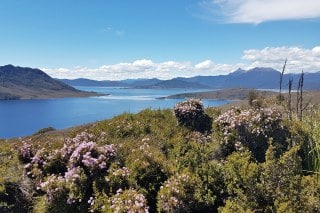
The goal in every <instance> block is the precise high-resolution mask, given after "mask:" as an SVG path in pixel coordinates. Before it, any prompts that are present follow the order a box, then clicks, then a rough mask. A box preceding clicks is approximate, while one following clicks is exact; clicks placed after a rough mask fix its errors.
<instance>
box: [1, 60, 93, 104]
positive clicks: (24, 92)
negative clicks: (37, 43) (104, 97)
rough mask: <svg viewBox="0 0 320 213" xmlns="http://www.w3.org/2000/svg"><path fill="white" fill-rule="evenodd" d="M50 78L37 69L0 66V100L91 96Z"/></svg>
mask: <svg viewBox="0 0 320 213" xmlns="http://www.w3.org/2000/svg"><path fill="white" fill-rule="evenodd" d="M92 95H96V93H90V92H83V91H79V90H76V89H75V88H73V87H71V86H69V85H67V84H65V83H62V82H60V81H57V80H55V79H53V78H51V77H50V76H49V75H47V74H46V73H44V72H43V71H41V70H39V69H32V68H27V67H16V66H13V65H6V66H0V100H4V99H33V98H61V97H81V96H92Z"/></svg>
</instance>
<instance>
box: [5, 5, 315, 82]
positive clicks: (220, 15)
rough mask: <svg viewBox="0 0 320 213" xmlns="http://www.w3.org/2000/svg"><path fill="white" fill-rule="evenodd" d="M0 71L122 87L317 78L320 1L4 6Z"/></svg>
mask: <svg viewBox="0 0 320 213" xmlns="http://www.w3.org/2000/svg"><path fill="white" fill-rule="evenodd" d="M0 11H1V12H0V66H2V65H6V64H13V65H16V66H23V67H33V68H40V69H42V70H43V71H45V72H46V73H48V74H49V75H50V76H52V77H56V78H68V79H75V78H90V79H96V80H121V79H129V78H130V79H131V78H160V79H171V78H174V77H178V76H179V77H191V76H196V75H202V76H206V75H211V76H212V75H221V74H228V73H230V72H232V71H234V70H236V69H237V68H242V69H246V70H247V69H250V68H254V67H272V68H274V69H278V70H281V69H282V66H283V64H284V61H285V59H286V58H287V59H288V63H287V67H286V72H292V73H299V72H301V70H304V71H305V72H316V71H320V1H319V0H54V1H52V0H1V2H0Z"/></svg>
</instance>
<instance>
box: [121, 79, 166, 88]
mask: <svg viewBox="0 0 320 213" xmlns="http://www.w3.org/2000/svg"><path fill="white" fill-rule="evenodd" d="M121 82H124V83H126V84H128V85H130V86H131V87H145V86H152V85H156V84H158V83H160V82H163V80H160V79H157V78H151V79H148V78H142V79H128V80H123V81H121Z"/></svg>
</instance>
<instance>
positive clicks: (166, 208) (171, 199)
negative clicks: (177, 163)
mask: <svg viewBox="0 0 320 213" xmlns="http://www.w3.org/2000/svg"><path fill="white" fill-rule="evenodd" d="M190 181H191V177H190V175H189V174H187V173H182V174H179V175H176V176H172V177H171V178H169V179H168V180H167V181H166V182H165V183H164V185H163V186H161V187H160V192H159V195H158V197H159V199H158V208H159V209H160V210H161V212H176V211H177V212H179V210H183V209H184V208H185V207H186V205H188V204H187V203H186V202H187V199H186V198H187V196H188V195H187V193H186V190H185V187H188V184H189V183H190Z"/></svg>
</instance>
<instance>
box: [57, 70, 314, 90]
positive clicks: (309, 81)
mask: <svg viewBox="0 0 320 213" xmlns="http://www.w3.org/2000/svg"><path fill="white" fill-rule="evenodd" d="M299 78H300V74H292V73H288V74H284V76H283V85H282V88H283V89H286V88H287V87H288V82H289V79H293V89H295V88H296V87H297V84H298V81H299ZM59 80H60V81H62V82H64V83H66V84H69V85H71V86H105V87H132V88H141V89H169V88H180V89H181V88H186V89H225V88H236V87H237V88H239V87H241V88H255V89H279V81H280V72H279V71H277V70H275V69H272V68H264V67H256V68H253V69H250V70H243V69H240V68H239V69H237V70H235V71H234V72H231V73H230V74H228V75H218V76H195V77H191V78H182V77H179V78H173V79H170V80H160V79H156V78H152V79H127V80H120V81H107V80H106V81H95V80H89V79H74V80H69V79H59ZM319 82H320V72H316V73H305V74H304V89H308V90H317V89H320V83H319Z"/></svg>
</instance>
